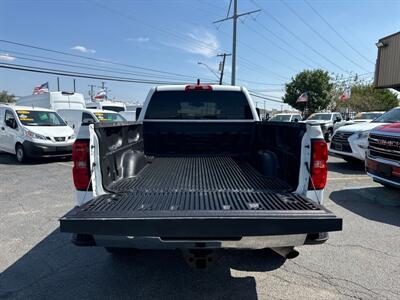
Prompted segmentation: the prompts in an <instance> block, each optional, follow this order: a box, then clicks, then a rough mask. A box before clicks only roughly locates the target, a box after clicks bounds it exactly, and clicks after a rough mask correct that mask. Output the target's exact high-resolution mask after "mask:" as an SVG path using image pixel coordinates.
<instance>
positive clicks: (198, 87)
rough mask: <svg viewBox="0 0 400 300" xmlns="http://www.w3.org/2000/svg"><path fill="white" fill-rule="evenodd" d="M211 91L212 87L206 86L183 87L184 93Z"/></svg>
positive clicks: (191, 85) (192, 85)
mask: <svg viewBox="0 0 400 300" xmlns="http://www.w3.org/2000/svg"><path fill="white" fill-rule="evenodd" d="M196 90H202V91H212V86H211V85H208V84H190V85H187V86H185V91H196Z"/></svg>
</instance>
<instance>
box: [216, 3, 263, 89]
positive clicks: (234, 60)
mask: <svg viewBox="0 0 400 300" xmlns="http://www.w3.org/2000/svg"><path fill="white" fill-rule="evenodd" d="M231 1H233V15H232V16H230V17H228V16H227V17H226V18H224V19H221V20H218V21H215V22H213V24H216V23H221V22H224V21H227V20H231V19H232V21H233V22H232V23H233V35H232V37H233V38H232V78H231V85H235V83H236V35H237V20H238V19H239V18H240V17H242V16H246V15H250V14H253V13H256V12H259V11H261V9H257V10H253V11H249V12H245V13H242V14H238V13H237V0H231ZM230 6H231V5H230V4H229V8H230ZM228 15H229V10H228Z"/></svg>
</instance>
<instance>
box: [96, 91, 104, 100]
mask: <svg viewBox="0 0 400 300" xmlns="http://www.w3.org/2000/svg"><path fill="white" fill-rule="evenodd" d="M94 99H95V100H100V99H107V92H106V91H105V90H104V89H101V90H100V91H98V92H97V94H96V95H95V96H94Z"/></svg>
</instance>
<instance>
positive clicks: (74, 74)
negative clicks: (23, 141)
mask: <svg viewBox="0 0 400 300" xmlns="http://www.w3.org/2000/svg"><path fill="white" fill-rule="evenodd" d="M0 68H3V69H11V70H19V71H26V72H34V73H44V74H52V75H60V76H69V77H78V78H88V79H97V80H107V81H119V82H128V83H143V84H186V83H187V82H178V81H175V82H172V81H157V80H145V79H140V78H129V77H116V76H107V75H102V74H100V75H99V74H90V73H81V72H71V71H65V70H58V69H48V68H40V67H33V66H26V65H18V64H9V63H0Z"/></svg>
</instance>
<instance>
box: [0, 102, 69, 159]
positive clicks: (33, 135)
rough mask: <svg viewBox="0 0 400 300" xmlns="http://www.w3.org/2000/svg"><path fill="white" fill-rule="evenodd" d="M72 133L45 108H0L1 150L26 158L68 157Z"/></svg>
mask: <svg viewBox="0 0 400 300" xmlns="http://www.w3.org/2000/svg"><path fill="white" fill-rule="evenodd" d="M75 138H76V137H75V135H74V131H73V130H72V129H71V128H70V127H69V126H67V124H65V122H64V121H63V119H62V118H61V117H60V116H59V115H58V114H57V113H56V112H55V111H52V110H49V109H46V108H40V107H36V108H32V107H30V106H12V105H0V150H1V151H5V152H8V153H12V154H16V156H17V160H18V161H19V162H23V161H24V160H26V159H27V158H35V157H50V156H59V157H63V156H70V155H71V153H72V144H73V143H74V142H75Z"/></svg>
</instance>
